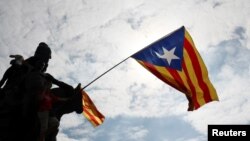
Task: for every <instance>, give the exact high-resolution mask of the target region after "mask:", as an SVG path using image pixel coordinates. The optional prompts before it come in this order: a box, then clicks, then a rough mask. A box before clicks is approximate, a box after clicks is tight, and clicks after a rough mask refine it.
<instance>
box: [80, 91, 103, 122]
mask: <svg viewBox="0 0 250 141" xmlns="http://www.w3.org/2000/svg"><path fill="white" fill-rule="evenodd" d="M82 100H83V102H82V103H83V115H84V116H85V117H86V118H87V119H88V120H89V122H90V123H91V124H92V125H93V126H94V127H96V126H98V125H100V124H102V123H103V122H104V119H105V117H104V116H103V115H102V114H101V113H100V112H99V111H98V110H97V108H96V106H95V105H94V103H93V102H92V100H91V99H90V97H89V96H88V94H87V93H86V92H85V91H83V90H82Z"/></svg>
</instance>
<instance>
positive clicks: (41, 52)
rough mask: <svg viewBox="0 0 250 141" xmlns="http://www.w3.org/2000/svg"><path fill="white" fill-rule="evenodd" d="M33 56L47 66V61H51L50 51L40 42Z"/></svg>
mask: <svg viewBox="0 0 250 141" xmlns="http://www.w3.org/2000/svg"><path fill="white" fill-rule="evenodd" d="M34 56H35V57H37V58H38V59H39V60H41V61H43V62H45V64H48V62H49V59H51V50H50V48H49V46H48V45H47V44H46V43H44V42H41V43H39V45H38V47H37V48H36V51H35V55H34Z"/></svg>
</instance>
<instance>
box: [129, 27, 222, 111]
mask: <svg viewBox="0 0 250 141" xmlns="http://www.w3.org/2000/svg"><path fill="white" fill-rule="evenodd" d="M131 57H132V58H134V59H136V60H137V61H138V62H139V63H140V64H141V65H142V66H144V67H145V68H146V69H148V70H149V71H150V72H151V73H153V74H154V75H155V76H157V77H158V78H159V79H161V80H162V81H164V82H165V83H167V84H168V85H170V86H172V87H174V88H175V89H177V90H179V91H181V92H183V93H184V94H185V95H186V97H187V99H188V101H189V107H188V111H192V110H196V109H198V108H199V107H201V106H202V105H204V104H206V103H208V102H211V101H214V100H217V101H218V96H217V93H216V90H215V88H214V87H213V85H212V83H211V82H210V80H209V78H208V71H207V68H206V66H205V64H204V62H203V60H202V58H201V56H200V54H199V52H198V51H197V49H196V48H195V45H194V42H193V40H192V38H191V36H190V35H189V33H188V32H187V30H186V29H185V27H184V26H183V27H181V28H179V29H177V30H176V31H174V32H172V33H170V34H169V35H167V36H165V37H163V38H161V39H159V40H158V41H156V42H154V43H152V44H150V45H149V46H147V47H146V48H144V49H142V50H141V51H139V52H137V53H135V54H134V55H132V56H131Z"/></svg>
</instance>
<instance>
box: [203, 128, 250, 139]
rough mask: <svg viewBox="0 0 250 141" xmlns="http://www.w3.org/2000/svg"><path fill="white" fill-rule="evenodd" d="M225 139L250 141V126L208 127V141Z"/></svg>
mask: <svg viewBox="0 0 250 141" xmlns="http://www.w3.org/2000/svg"><path fill="white" fill-rule="evenodd" d="M224 138H225V139H229V138H230V139H231V138H232V139H234V140H237V141H250V125H208V141H214V140H216V139H224Z"/></svg>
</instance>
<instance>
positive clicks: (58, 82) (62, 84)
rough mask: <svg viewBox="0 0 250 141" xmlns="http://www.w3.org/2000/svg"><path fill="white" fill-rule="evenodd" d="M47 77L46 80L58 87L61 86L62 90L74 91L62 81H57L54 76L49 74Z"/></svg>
mask: <svg viewBox="0 0 250 141" xmlns="http://www.w3.org/2000/svg"><path fill="white" fill-rule="evenodd" d="M45 77H46V79H48V80H50V81H51V82H52V84H55V85H57V86H59V87H60V88H64V89H73V87H72V86H70V85H68V84H66V83H64V82H62V81H59V80H57V79H55V78H54V77H53V76H52V75H50V74H49V73H46V74H45Z"/></svg>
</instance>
